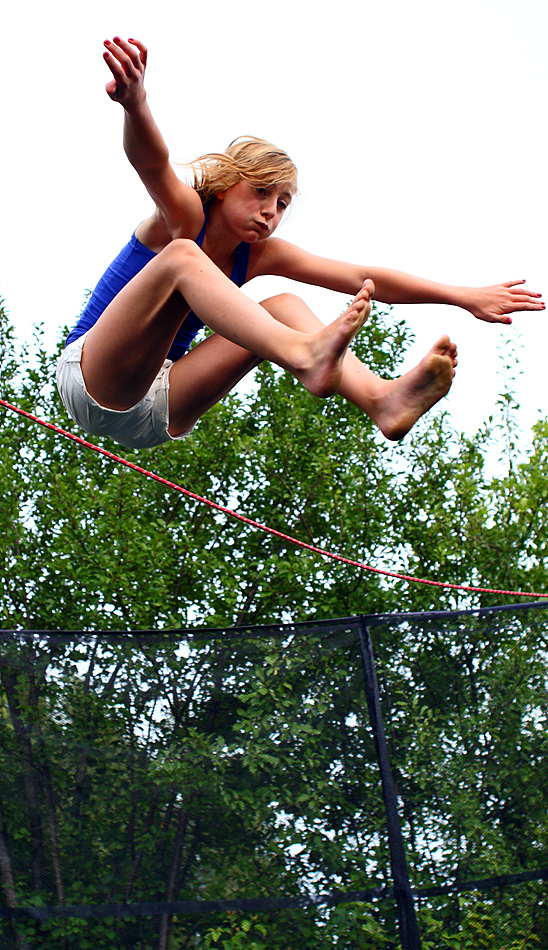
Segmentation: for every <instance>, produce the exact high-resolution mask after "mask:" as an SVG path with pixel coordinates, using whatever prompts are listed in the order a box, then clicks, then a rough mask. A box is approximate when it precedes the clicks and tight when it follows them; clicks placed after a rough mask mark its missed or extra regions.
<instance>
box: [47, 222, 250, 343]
mask: <svg viewBox="0 0 548 950" xmlns="http://www.w3.org/2000/svg"><path fill="white" fill-rule="evenodd" d="M204 215H205V218H204V223H203V227H202V230H201V231H200V233H199V235H198V237H197V238H196V244H197V245H198V247H201V246H202V244H203V240H204V236H205V232H206V225H207V206H206V205H204ZM154 257H156V253H155V251H151V250H150V249H149V248H148V247H146V246H145V245H144V244H142V243H141V241H139V239H138V238H136V237H135V234H133V235H132V237H131V240H130V241H129V242H128V243H127V244H126V246H125V247H123V248H122V250H121V251H120V253H119V254H118V257H117V258H116V259H115V260H114V261H113V262H112V264H111V265H110V266H109V267H107V269H106V271H105V273H104V274H103V276H102V277H101V279H100V280H99V283H98V284H97V286H96V287H95V289H94V291H93V293H92V295H91V297H90V298H89V300H88V302H87V304H86V306H85V308H84V310H83V311H82V313H81V314H80V318H79V320H78V323H77V324H76V326H75V327H74V329H73V330H71V332H70V333H69V335H68V337H67V340H66V343H65V346H68V345H69V343H73V342H74V340H77V339H78V338H79V337H81V336H83V334H84V333H87V331H88V330H90V329H91V327H92V326H93V325H94V324H95V323H96V322H97V320H98V319H99V317H100V316H101V314H102V313H103V310H106V308H107V307H108V305H109V303H110V302H111V300H114V298H115V297H116V295H117V294H118V293H119V292H120V291H121V290H122V287H125V285H126V284H127V283H128V282H129V281H130V280H131V278H132V277H135V275H136V274H138V273H139V271H140V270H142V269H143V267H144V266H145V264H148V262H149V261H151V260H152V259H153V258H154ZM248 261H249V244H245V243H244V242H243V241H242V243H241V244H238V247H237V248H236V258H235V260H234V267H233V268H232V274H231V275H230V279H231V280H232V281H233V283H235V284H237V286H238V287H241V286H242V284H245V280H246V275H247V265H248ZM203 326H204V324H203V323H202V321H201V320H200V319H199V318H198V317H197V316H196V314H195V313H194V312H193V311H192V310H191V311H190V313H188V314H187V316H186V317H185V319H184V320H183V322H182V324H181V326H180V327H179V329H178V330H177V333H176V335H175V338H174V340H173V343H172V345H171V349H170V351H169V353H168V354H167V356H168V359H170V360H173V362H175V361H176V360H178V359H180V357H181V356H184V354H185V353H186V351H187V350H188V348H189V346H190V344H191V343H192V341H193V339H194V337H195V336H196V334H197V333H198V331H199V330H201V329H202V328H203Z"/></svg>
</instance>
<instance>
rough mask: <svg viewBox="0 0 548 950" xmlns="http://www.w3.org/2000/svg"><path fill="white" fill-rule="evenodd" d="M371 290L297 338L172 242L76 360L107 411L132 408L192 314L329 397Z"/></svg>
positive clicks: (189, 245) (189, 244) (119, 299)
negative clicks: (345, 309)
mask: <svg viewBox="0 0 548 950" xmlns="http://www.w3.org/2000/svg"><path fill="white" fill-rule="evenodd" d="M372 286H373V285H372V283H371V282H370V281H369V282H367V286H366V287H364V288H363V289H362V291H360V293H359V294H358V295H357V297H356V298H355V301H354V303H353V304H352V305H351V306H350V307H349V309H348V310H347V311H346V312H345V313H344V314H342V315H341V316H340V317H338V318H337V320H335V321H334V322H333V323H332V324H330V325H328V326H323V324H320V323H319V322H318V325H317V326H316V327H315V330H314V331H313V332H312V333H308V332H306V333H303V332H300V331H297V330H295V329H294V328H293V327H291V326H288V325H287V324H284V323H281V322H279V321H278V320H275V319H273V318H272V316H271V315H270V314H269V313H268V312H267V311H266V310H265V309H264V308H263V307H261V306H260V305H259V304H257V303H255V302H254V301H252V300H250V299H249V298H248V297H246V296H245V295H244V294H243V293H242V292H241V291H240V290H239V288H237V287H236V286H235V285H234V284H233V283H232V282H231V281H230V280H229V278H228V277H226V276H225V275H224V274H223V273H222V272H221V271H220V270H219V268H218V267H216V265H215V264H213V263H212V261H210V260H209V258H208V257H206V255H205V254H204V253H203V252H202V251H201V250H200V248H198V247H197V245H196V244H195V243H194V242H193V241H188V240H183V239H178V240H175V241H172V242H171V243H170V244H169V245H168V246H167V247H166V248H164V250H163V251H161V252H160V254H158V255H157V256H156V257H155V258H154V259H153V260H152V261H150V263H149V264H147V266H146V267H145V268H143V270H142V271H140V273H139V274H137V275H136V276H135V277H134V278H133V279H132V280H131V281H130V282H129V283H128V284H127V285H126V286H125V287H124V288H123V289H122V290H121V291H120V293H119V294H118V295H117V296H116V297H115V298H114V300H113V301H112V302H111V303H110V304H109V306H108V307H107V308H106V310H105V311H104V313H103V314H102V315H101V317H100V318H99V320H98V321H97V323H96V324H95V326H94V327H92V329H91V330H90V331H89V332H88V335H87V337H86V342H85V346H84V350H83V354H82V372H83V375H84V379H85V382H86V386H87V388H88V391H89V393H90V394H91V395H92V396H93V397H94V398H95V399H96V400H97V401H98V402H99V403H100V404H101V405H103V406H105V407H107V408H111V409H127V408H129V407H130V406H133V405H135V403H136V402H138V401H139V399H141V398H142V397H143V396H144V395H145V393H146V392H147V390H148V388H149V386H150V385H151V383H152V380H153V379H154V377H155V376H156V374H157V372H158V370H159V368H160V366H161V365H162V362H163V360H164V359H165V356H166V354H167V352H168V350H169V347H170V345H171V342H172V340H173V337H174V336H175V333H176V332H177V329H178V328H179V326H180V324H181V320H182V318H183V316H184V314H185V313H186V312H187V310H188V308H189V307H190V308H192V310H194V312H195V313H196V314H197V315H198V316H199V317H200V319H201V320H203V322H204V323H205V324H206V325H207V326H209V327H211V329H213V330H215V331H217V332H218V333H220V334H221V335H222V336H224V337H226V338H228V339H229V340H231V341H232V342H233V343H236V344H237V345H238V346H241V347H243V348H245V349H247V350H250V351H251V352H252V353H254V354H256V355H257V356H259V357H261V358H263V359H269V360H273V361H274V362H275V363H278V364H279V365H280V366H283V367H284V369H288V370H289V371H290V372H292V373H293V375H294V376H296V377H297V378H298V379H299V380H300V381H301V382H302V383H303V384H304V385H305V386H306V387H307V389H309V390H310V391H311V392H313V393H315V394H316V395H318V396H328V395H330V394H331V393H333V392H335V391H336V390H337V388H338V386H339V383H340V379H341V372H342V363H343V359H344V354H345V352H346V350H347V347H348V345H349V343H350V342H351V340H352V339H353V337H354V336H355V334H356V333H357V331H358V330H359V329H360V327H361V325H362V324H363V322H364V320H365V318H366V316H367V313H368V312H369V292H370V291H371V290H372ZM177 292H178V293H179V294H180V295H182V297H183V301H184V302H183V303H181V300H180V297H178V296H177ZM184 308H186V309H184Z"/></svg>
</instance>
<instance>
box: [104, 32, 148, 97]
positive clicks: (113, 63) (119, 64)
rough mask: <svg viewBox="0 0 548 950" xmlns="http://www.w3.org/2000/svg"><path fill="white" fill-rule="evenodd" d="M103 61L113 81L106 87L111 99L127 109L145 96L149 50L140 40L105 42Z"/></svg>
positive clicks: (118, 38) (118, 39)
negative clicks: (145, 77)
mask: <svg viewBox="0 0 548 950" xmlns="http://www.w3.org/2000/svg"><path fill="white" fill-rule="evenodd" d="M103 45H104V46H105V51H104V53H103V59H104V60H105V63H106V64H107V66H108V68H109V69H110V71H111V73H112V76H113V79H111V80H110V82H108V83H107V84H106V86H105V88H106V91H107V93H108V95H109V96H110V98H111V99H113V100H114V101H115V102H120V103H121V104H122V105H123V106H125V107H127V106H128V105H130V104H131V103H132V102H134V101H137V100H138V99H139V98H140V97H141V96H142V95H143V94H144V75H145V67H146V61H147V48H146V46H144V44H143V43H141V42H140V41H139V40H128V41H127V42H126V40H123V39H122V38H121V37H119V36H115V37H114V39H113V40H105V41H104V44H103Z"/></svg>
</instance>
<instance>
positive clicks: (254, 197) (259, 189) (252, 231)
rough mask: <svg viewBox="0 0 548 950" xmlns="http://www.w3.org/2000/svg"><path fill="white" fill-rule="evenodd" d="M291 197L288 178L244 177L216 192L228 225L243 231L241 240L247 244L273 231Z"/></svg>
mask: <svg viewBox="0 0 548 950" xmlns="http://www.w3.org/2000/svg"><path fill="white" fill-rule="evenodd" d="M291 198H292V190H291V186H290V185H289V183H288V182H282V183H281V184H279V185H252V184H251V182H249V181H245V180H243V181H239V182H238V184H236V185H233V186H232V188H229V189H228V191H225V192H223V193H222V194H219V195H217V199H218V200H219V201H220V202H221V203H222V215H223V218H224V221H225V223H226V225H227V226H228V227H230V228H231V229H232V230H234V231H237V232H238V234H241V237H240V240H241V241H246V243H248V244H254V243H255V242H256V241H262V240H264V239H265V238H267V237H270V235H271V234H273V233H274V231H275V230H276V228H277V227H278V225H279V223H280V221H281V219H282V215H283V213H284V211H285V210H286V208H287V207H289V204H290V202H291Z"/></svg>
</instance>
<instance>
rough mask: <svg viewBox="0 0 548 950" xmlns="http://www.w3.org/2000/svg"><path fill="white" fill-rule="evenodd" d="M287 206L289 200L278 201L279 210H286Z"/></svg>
mask: <svg viewBox="0 0 548 950" xmlns="http://www.w3.org/2000/svg"><path fill="white" fill-rule="evenodd" d="M286 208H287V201H278V211H285V209H286Z"/></svg>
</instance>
